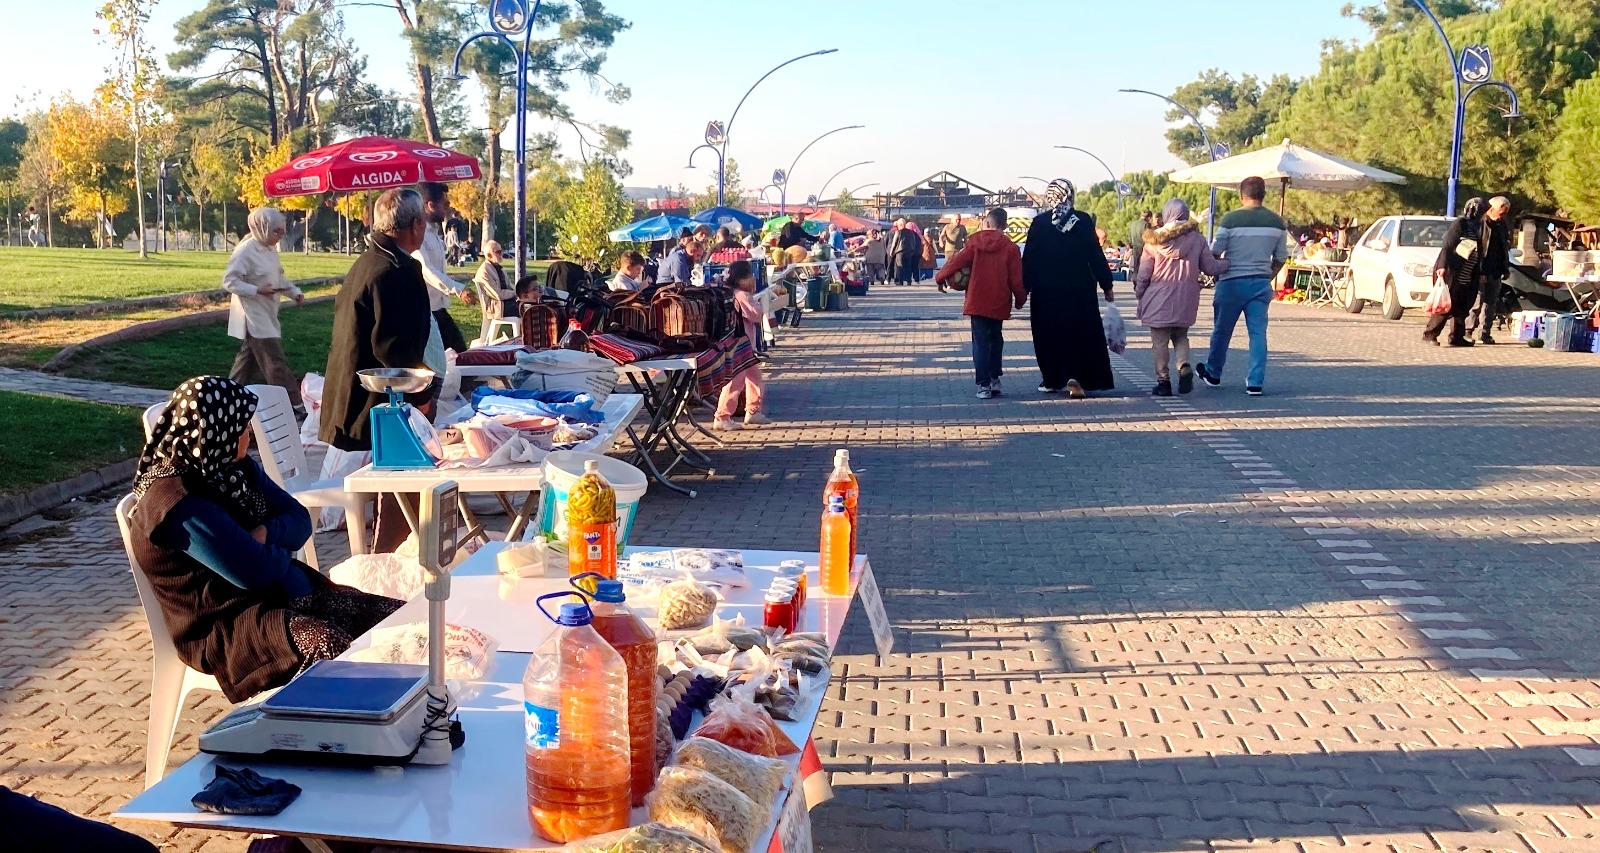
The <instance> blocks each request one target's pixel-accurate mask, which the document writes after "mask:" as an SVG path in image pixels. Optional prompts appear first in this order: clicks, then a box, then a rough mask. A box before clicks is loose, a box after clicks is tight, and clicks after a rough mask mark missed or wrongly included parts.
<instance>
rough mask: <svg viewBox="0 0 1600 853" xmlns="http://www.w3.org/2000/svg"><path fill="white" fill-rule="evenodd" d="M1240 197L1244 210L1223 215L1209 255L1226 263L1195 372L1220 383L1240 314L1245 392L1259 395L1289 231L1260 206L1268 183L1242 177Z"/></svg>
mask: <svg viewBox="0 0 1600 853" xmlns="http://www.w3.org/2000/svg"><path fill="white" fill-rule="evenodd" d="M1239 197H1240V200H1241V202H1242V203H1243V207H1240V208H1239V209H1238V210H1235V211H1233V212H1231V213H1229V214H1228V215H1227V216H1224V217H1222V222H1221V223H1219V224H1218V226H1217V237H1216V240H1215V241H1214V242H1213V243H1212V245H1211V250H1212V251H1213V252H1215V253H1216V254H1217V255H1220V256H1222V257H1224V258H1227V259H1228V271H1227V272H1225V273H1223V274H1222V279H1221V280H1219V281H1218V282H1217V289H1216V292H1215V293H1214V294H1213V295H1212V299H1211V310H1212V313H1213V317H1214V321H1213V323H1212V329H1211V353H1210V355H1209V357H1208V358H1207V359H1206V360H1205V361H1204V362H1202V363H1201V364H1200V365H1199V367H1198V368H1197V369H1196V372H1197V373H1199V374H1200V378H1201V379H1202V380H1203V381H1204V382H1205V383H1206V384H1207V385H1209V386H1211V387H1212V388H1216V387H1217V386H1219V385H1221V384H1222V368H1223V367H1224V365H1226V364H1227V361H1228V343H1229V341H1231V340H1232V339H1233V328H1234V326H1236V325H1238V323H1239V315H1240V314H1243V315H1244V324H1245V329H1246V331H1247V332H1248V333H1249V336H1250V370H1249V372H1248V373H1247V374H1246V375H1245V382H1244V390H1245V393H1246V394H1249V395H1250V396H1252V397H1259V396H1261V390H1262V386H1263V384H1264V383H1265V382H1266V379H1267V306H1269V305H1271V304H1272V280H1273V279H1274V278H1276V277H1277V275H1278V271H1279V270H1281V269H1283V265H1284V264H1286V263H1288V261H1289V231H1288V229H1287V228H1285V227H1284V224H1283V219H1282V218H1281V217H1279V216H1278V214H1276V213H1273V212H1272V211H1270V210H1268V209H1267V208H1265V207H1263V206H1262V202H1263V201H1265V200H1266V197H1267V182H1266V181H1264V180H1262V179H1260V178H1256V177H1251V178H1245V179H1244V181H1243V182H1241V183H1240V184H1239Z"/></svg>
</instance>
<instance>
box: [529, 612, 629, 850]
mask: <svg viewBox="0 0 1600 853" xmlns="http://www.w3.org/2000/svg"><path fill="white" fill-rule="evenodd" d="M563 596H572V597H574V598H579V599H580V600H581V596H579V595H578V594H577V593H575V592H557V593H551V594H549V595H541V596H539V598H538V606H539V609H540V610H541V611H543V612H544V614H545V615H546V616H550V618H551V619H552V620H553V621H554V622H555V623H556V626H557V627H556V630H555V631H554V632H553V633H551V635H550V636H549V638H548V639H546V640H545V641H544V643H543V644H541V645H540V646H539V649H538V651H536V652H534V654H533V659H532V660H530V661H529V662H528V669H527V671H526V672H525V673H524V674H523V676H522V696H523V711H524V713H525V714H526V717H525V723H526V725H525V728H524V733H525V750H526V760H527V772H528V776H527V778H528V813H529V815H530V818H531V820H532V821H533V828H534V830H535V831H536V832H538V833H539V835H540V836H541V837H542V838H545V839H546V840H548V841H553V842H555V843H557V844H564V843H566V842H569V841H575V840H577V839H580V838H587V837H589V836H591V835H598V834H600V833H602V832H614V831H616V830H618V829H622V828H624V827H626V826H627V825H628V811H629V809H628V804H629V802H630V801H631V796H630V794H631V782H630V779H629V773H630V771H629V757H628V701H627V699H628V668H627V665H626V664H625V663H624V662H623V660H622V656H621V655H619V654H618V653H617V651H616V649H613V648H612V647H611V644H609V643H607V642H606V641H605V640H604V639H602V638H601V636H600V635H599V634H598V633H597V632H596V631H595V629H594V626H593V625H592V621H593V615H592V613H591V611H590V610H589V606H588V605H587V604H580V603H577V602H569V603H566V604H563V605H561V610H560V614H559V615H557V616H551V615H550V612H549V611H548V610H545V607H544V602H545V601H546V600H547V599H551V598H560V597H563Z"/></svg>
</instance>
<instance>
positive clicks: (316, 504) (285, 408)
mask: <svg viewBox="0 0 1600 853" xmlns="http://www.w3.org/2000/svg"><path fill="white" fill-rule="evenodd" d="M248 387H249V389H250V390H251V391H252V392H254V393H255V395H256V400H257V403H256V414H255V417H253V418H251V419H250V427H251V429H253V430H254V431H255V435H256V451H257V452H259V453H260V454H261V467H262V468H264V469H266V472H267V476H268V477H271V478H272V481H273V482H274V483H277V484H278V485H279V486H282V487H283V490H284V491H286V492H288V493H289V494H291V495H293V496H294V498H295V500H298V501H299V502H300V503H301V504H302V505H303V506H305V507H306V508H307V509H317V508H320V507H325V506H336V507H340V508H342V509H343V510H344V512H345V527H346V528H347V529H348V530H349V532H350V553H351V554H365V553H366V552H367V514H366V499H365V497H364V496H362V495H357V494H351V493H349V492H346V491H345V490H344V481H343V480H317V479H314V476H315V475H314V474H312V473H311V472H310V468H309V465H308V463H307V462H306V449H305V448H304V447H302V446H301V444H300V426H299V424H297V423H295V419H294V409H293V407H291V406H290V404H289V392H287V391H285V390H283V389H282V388H279V387H278V386H276V385H250V386H248ZM301 553H302V554H303V555H304V557H303V558H304V560H305V562H306V565H308V566H310V567H311V568H313V569H317V570H318V571H320V570H321V567H320V566H318V565H317V540H316V534H312V537H311V539H310V541H308V542H306V547H305V548H304V549H303V550H302V551H301Z"/></svg>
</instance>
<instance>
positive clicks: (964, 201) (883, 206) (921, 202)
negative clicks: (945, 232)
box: [866, 172, 1033, 220]
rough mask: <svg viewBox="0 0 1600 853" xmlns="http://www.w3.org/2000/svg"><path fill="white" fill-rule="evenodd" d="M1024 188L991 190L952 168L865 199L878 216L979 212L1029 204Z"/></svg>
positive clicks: (874, 214)
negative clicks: (893, 190)
mask: <svg viewBox="0 0 1600 853" xmlns="http://www.w3.org/2000/svg"><path fill="white" fill-rule="evenodd" d="M1032 204H1033V202H1032V200H1031V199H1030V198H1029V197H1028V194H1027V192H1025V191H1023V190H1022V189H1021V188H1020V187H1019V188H1012V189H1007V190H1001V191H1000V192H995V191H994V190H990V189H986V188H984V187H980V186H978V185H977V184H974V183H973V182H971V181H969V180H967V179H966V178H963V177H961V176H960V175H957V174H955V173H953V172H935V173H934V174H932V175H929V176H928V177H926V178H923V179H922V180H920V181H918V182H916V183H914V184H912V185H911V186H909V187H906V188H905V189H903V190H900V191H899V192H893V193H878V194H876V195H874V196H873V197H872V199H871V201H869V202H867V203H866V206H867V208H868V210H870V211H871V212H872V215H873V216H874V217H876V218H878V219H881V220H889V219H894V218H896V217H900V216H904V217H914V216H922V217H939V216H945V215H947V214H952V213H954V214H959V215H961V216H982V215H983V214H985V213H987V212H989V211H990V210H993V209H994V208H997V207H1031V206H1032Z"/></svg>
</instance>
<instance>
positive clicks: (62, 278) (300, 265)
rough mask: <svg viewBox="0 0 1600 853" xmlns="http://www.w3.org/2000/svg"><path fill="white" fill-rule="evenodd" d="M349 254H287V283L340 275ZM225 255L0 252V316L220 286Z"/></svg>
mask: <svg viewBox="0 0 1600 853" xmlns="http://www.w3.org/2000/svg"><path fill="white" fill-rule="evenodd" d="M350 263H351V258H350V257H349V256H347V255H334V254H311V255H301V254H297V253H285V254H284V255H283V268H284V271H285V272H287V273H288V274H289V278H291V279H299V278H314V277H317V276H325V275H343V274H344V273H345V272H347V271H348V270H349V269H350ZM227 264H228V253H227V252H166V253H163V254H159V255H151V256H150V257H149V258H146V259H144V260H140V259H139V256H138V255H136V254H134V253H133V252H129V251H125V250H123V249H121V248H116V249H22V248H0V314H5V313H7V312H11V311H22V310H27V309H30V308H56V307H65V306H75V305H87V304H89V303H92V302H102V301H105V300H108V299H130V298H134V297H139V296H163V295H166V294H171V293H190V292H193V291H196V290H210V289H213V288H218V287H221V286H222V270H223V268H224V267H226V266H227Z"/></svg>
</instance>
